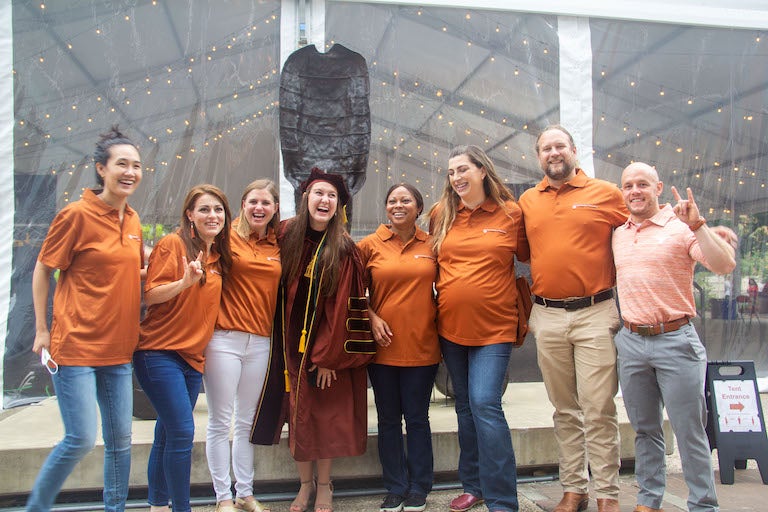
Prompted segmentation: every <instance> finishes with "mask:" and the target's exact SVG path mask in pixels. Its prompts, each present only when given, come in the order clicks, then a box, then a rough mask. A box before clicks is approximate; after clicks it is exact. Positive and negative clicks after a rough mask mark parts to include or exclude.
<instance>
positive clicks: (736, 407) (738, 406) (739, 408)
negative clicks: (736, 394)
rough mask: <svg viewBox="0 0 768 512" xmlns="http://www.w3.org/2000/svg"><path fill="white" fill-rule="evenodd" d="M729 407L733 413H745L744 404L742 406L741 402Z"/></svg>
mask: <svg viewBox="0 0 768 512" xmlns="http://www.w3.org/2000/svg"><path fill="white" fill-rule="evenodd" d="M728 407H729V409H731V410H732V411H743V410H744V404H742V403H741V402H739V403H737V404H730V405H729V406H728Z"/></svg>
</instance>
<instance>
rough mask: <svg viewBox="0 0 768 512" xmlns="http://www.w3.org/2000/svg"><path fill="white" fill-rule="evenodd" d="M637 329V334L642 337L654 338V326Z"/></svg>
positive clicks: (638, 327) (640, 326)
mask: <svg viewBox="0 0 768 512" xmlns="http://www.w3.org/2000/svg"><path fill="white" fill-rule="evenodd" d="M636 329H637V334H639V335H640V336H653V326H652V325H638V326H637V327H636Z"/></svg>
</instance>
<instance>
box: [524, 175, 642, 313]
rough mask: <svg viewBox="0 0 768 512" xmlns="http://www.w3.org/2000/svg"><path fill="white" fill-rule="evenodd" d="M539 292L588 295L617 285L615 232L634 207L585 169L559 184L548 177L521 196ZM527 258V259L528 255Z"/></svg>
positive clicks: (560, 296)
mask: <svg viewBox="0 0 768 512" xmlns="http://www.w3.org/2000/svg"><path fill="white" fill-rule="evenodd" d="M519 203H520V208H522V209H523V218H524V220H525V234H526V236H527V239H528V244H529V245H530V250H531V278H532V279H533V286H532V287H531V290H532V291H533V293H534V294H536V295H540V296H542V297H546V298H548V299H565V298H568V297H587V296H590V295H594V294H596V293H598V292H600V291H602V290H606V289H608V288H613V286H614V285H615V284H616V271H615V269H614V266H613V251H612V250H611V235H612V233H613V229H614V228H616V227H618V226H621V225H622V224H624V222H625V221H626V220H627V217H628V216H629V212H628V211H627V207H626V206H625V205H624V198H623V197H622V195H621V191H620V190H619V188H618V187H617V186H616V185H614V184H612V183H608V182H607V181H603V180H598V179H595V178H590V177H588V176H587V175H586V174H584V171H582V170H581V169H577V170H576V176H574V177H573V179H571V180H570V181H569V182H567V183H565V184H563V186H562V187H560V188H559V189H556V188H552V187H550V186H549V181H548V179H547V178H546V177H545V178H544V179H543V180H541V182H540V183H539V184H538V185H536V186H535V187H534V188H532V189H529V190H526V191H525V192H524V193H523V195H522V196H520V201H519ZM521 261H525V260H522V259H521Z"/></svg>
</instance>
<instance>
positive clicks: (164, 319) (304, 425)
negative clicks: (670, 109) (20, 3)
mask: <svg viewBox="0 0 768 512" xmlns="http://www.w3.org/2000/svg"><path fill="white" fill-rule="evenodd" d="M536 153H537V155H538V159H539V163H540V165H541V168H542V170H543V172H544V175H545V176H544V178H543V179H542V181H541V182H540V183H539V184H538V185H536V186H535V187H534V188H532V189H530V190H528V191H526V192H525V193H524V194H523V195H522V196H521V197H520V199H519V201H515V198H514V197H513V196H512V194H511V193H510V192H509V190H508V189H507V188H506V187H505V186H504V184H503V182H502V180H501V179H500V177H499V175H498V173H497V172H496V170H495V167H494V164H493V162H492V161H491V160H490V159H489V158H488V156H487V155H486V154H485V152H484V151H483V150H482V149H481V148H479V147H477V146H472V145H469V146H459V147H456V148H454V149H453V150H452V151H451V153H450V155H449V160H448V173H447V174H448V176H447V179H446V182H445V186H444V189H443V192H442V195H441V197H440V199H439V200H438V201H437V203H436V204H435V205H434V206H433V207H432V208H431V209H430V210H429V212H428V223H429V231H428V232H427V231H424V230H423V229H421V228H420V227H419V226H418V225H417V221H418V219H419V217H420V216H421V215H422V213H423V212H424V207H425V205H424V200H423V197H422V195H421V193H420V192H419V191H418V189H417V188H415V187H414V186H413V185H410V184H408V183H399V184H395V185H393V186H392V187H391V188H390V189H389V190H388V191H387V192H386V195H385V197H384V207H385V211H386V217H387V221H388V222H386V223H384V224H382V225H380V226H379V227H378V228H377V229H376V231H375V232H374V233H372V234H370V235H368V236H367V237H365V238H364V239H363V240H361V241H360V242H359V243H358V244H355V243H354V241H353V240H352V238H351V237H350V236H349V234H348V232H347V229H346V227H345V224H346V216H345V206H346V205H347V204H348V203H349V201H350V199H351V197H350V194H349V191H348V189H347V187H346V184H345V182H344V179H343V177H341V176H338V175H335V174H327V173H324V172H323V171H322V170H320V169H316V168H315V169H312V170H311V172H310V174H309V177H308V178H307V179H306V180H305V181H304V182H302V184H301V187H300V192H301V201H300V204H299V207H298V212H297V215H296V217H294V218H292V219H289V220H287V221H282V222H281V221H280V219H279V197H278V192H277V189H276V187H275V185H274V183H273V182H271V181H270V180H256V181H254V182H253V183H251V184H250V185H248V186H247V187H246V189H245V191H244V192H243V195H242V198H241V204H240V214H239V216H238V218H237V219H235V220H234V221H232V220H231V213H230V208H229V204H228V201H227V198H226V196H225V195H224V193H223V192H222V191H221V190H220V189H218V188H217V187H215V186H213V185H199V186H196V187H193V188H192V189H191V190H190V191H189V193H188V194H187V197H186V199H185V201H184V205H183V209H182V215H181V219H180V223H179V228H178V230H177V231H176V232H175V233H173V234H171V235H168V236H166V237H164V238H163V239H161V240H160V241H159V242H158V243H157V245H156V246H155V248H154V249H153V251H152V253H151V255H150V257H149V262H148V264H147V265H146V268H145V265H144V260H143V256H142V254H143V253H142V240H141V226H140V224H139V219H138V216H137V214H136V212H135V211H134V210H132V209H131V208H130V207H129V206H128V204H127V200H128V197H129V196H130V195H131V194H132V193H133V192H134V191H135V190H136V187H137V186H138V184H139V182H140V181H141V161H140V158H139V154H138V150H137V148H136V146H135V144H133V143H132V142H131V141H130V140H129V139H128V138H126V137H125V135H123V134H122V133H120V132H119V130H118V129H117V128H116V127H115V128H113V129H112V131H110V132H109V133H107V134H105V135H103V136H102V137H101V139H100V140H99V142H98V143H97V150H96V154H95V162H96V173H97V180H98V182H99V185H100V186H101V187H102V189H100V190H87V191H86V192H85V193H84V195H83V198H82V200H80V201H77V202H75V203H73V204H71V205H69V206H67V207H66V208H64V209H63V210H62V211H61V212H60V213H59V214H58V215H57V216H56V218H55V219H54V221H53V223H52V225H51V228H50V230H49V233H48V236H47V237H46V240H45V242H44V244H43V247H42V249H41V252H40V256H39V260H38V262H37V265H36V267H35V271H34V275H33V297H34V305H35V315H36V328H37V334H36V337H35V342H34V347H33V350H34V351H35V352H37V353H40V352H41V351H42V350H43V349H50V354H51V357H52V358H53V359H54V360H55V361H56V362H57V363H58V364H59V370H58V372H57V373H55V374H54V375H53V381H54V385H55V388H56V392H57V395H58V401H59V408H60V410H61V415H62V419H63V422H64V427H65V437H64V440H63V441H62V442H61V443H59V444H58V445H57V446H56V448H55V449H54V450H53V451H52V452H51V454H50V455H49V457H48V459H47V460H46V462H45V463H44V465H43V468H42V469H41V471H40V474H39V475H38V478H37V480H36V482H35V484H34V487H33V490H32V493H31V495H30V498H29V501H28V504H27V510H29V511H40V510H43V511H44V510H49V509H50V507H51V505H52V504H53V502H54V500H55V497H56V495H57V493H58V491H59V489H60V488H61V486H62V485H63V483H64V480H65V479H66V478H67V476H68V475H69V473H70V472H71V471H72V469H73V468H74V466H75V465H76V464H77V462H78V461H79V460H80V459H82V457H83V456H84V455H85V454H86V453H87V452H88V451H89V450H90V449H91V447H92V446H93V444H94V442H95V433H96V414H95V409H96V404H98V406H99V408H100V410H101V416H102V429H103V434H104V442H105V456H104V482H105V483H104V503H105V508H106V509H107V510H109V511H112V510H118V511H119V510H123V509H124V507H125V500H126V498H127V492H128V470H129V467H130V441H131V432H130V424H131V412H132V408H131V393H132V389H131V366H132V365H131V363H133V368H134V369H135V373H136V376H137V378H138V380H139V382H140V383H141V385H142V387H143V389H144V390H145V392H146V394H147V396H148V397H149V399H150V401H151V402H152V404H153V405H154V407H155V409H156V410H157V413H158V419H157V424H156V428H155V439H154V443H153V446H152V451H151V455H150V459H149V464H148V484H149V504H150V506H151V511H152V512H164V511H167V510H169V503H170V504H172V506H173V510H174V512H186V511H188V510H190V503H189V492H190V489H189V487H190V469H191V451H192V442H193V436H194V422H193V417H192V410H193V409H194V406H195V401H196V399H197V395H198V393H199V391H200V386H201V382H203V381H204V383H205V389H206V394H207V401H208V411H209V423H208V430H207V433H206V440H207V442H206V455H207V458H208V465H209V470H210V473H211V479H212V481H213V486H214V490H215V493H216V501H217V512H234V510H242V511H248V512H263V511H264V510H267V508H266V507H264V506H263V505H261V504H260V503H259V502H258V501H256V500H255V499H254V497H253V479H254V469H253V468H254V453H253V447H252V446H251V445H250V443H256V444H272V443H275V442H277V441H279V439H280V433H281V430H282V428H283V425H284V424H285V423H287V424H288V444H289V448H290V452H291V455H292V456H293V458H294V459H295V461H296V466H297V471H298V474H299V481H300V487H299V490H298V492H297V495H296V497H295V499H294V500H293V502H292V503H291V505H290V510H291V512H304V511H305V510H308V509H309V508H310V503H311V502H312V500H313V499H314V502H313V503H312V506H313V507H314V510H315V512H330V511H332V510H333V485H332V478H331V477H332V462H333V459H335V458H337V457H347V456H356V455H360V454H362V453H363V452H364V451H365V448H366V438H367V420H366V397H367V394H366V386H367V378H369V379H370V383H371V385H372V387H373V393H374V397H375V401H376V410H377V415H378V433H379V435H378V451H379V459H380V462H381V466H382V477H383V481H384V484H385V487H386V490H387V495H386V496H385V498H384V501H383V502H382V504H381V507H380V512H399V511H401V510H405V511H411V512H414V511H421V510H424V509H425V507H426V499H427V495H428V494H429V492H430V491H431V488H432V483H433V453H432V436H431V431H430V424H429V413H428V409H429V400H430V395H431V390H432V385H433V382H434V378H435V374H436V372H437V365H438V363H439V362H440V360H441V359H442V360H443V361H444V362H445V365H446V367H447V369H448V372H449V374H450V377H451V381H452V384H453V391H454V395H455V409H456V415H457V420H458V437H459V445H460V456H459V461H458V473H459V478H460V480H461V482H462V485H463V492H462V493H461V494H460V495H459V496H458V497H456V498H455V499H454V500H452V502H451V504H450V510H451V511H452V512H464V511H467V510H469V509H471V508H473V507H475V506H477V505H480V504H482V503H485V505H486V506H487V507H488V509H489V510H490V511H491V512H498V511H506V512H514V511H517V510H518V508H519V506H518V498H517V482H516V462H515V454H514V449H513V447H512V441H511V436H510V431H509V426H508V424H507V420H506V418H505V416H504V412H503V410H502V407H501V399H502V394H503V390H504V389H505V387H506V386H505V384H506V379H507V367H508V363H509V359H510V357H511V354H512V348H513V343H514V342H515V340H516V338H517V324H518V309H517V301H518V296H517V294H518V292H517V288H516V286H515V260H516V259H517V260H519V261H522V262H527V261H530V264H531V276H532V281H533V284H532V292H533V294H534V296H533V299H534V305H533V310H532V312H531V316H530V327H531V330H532V332H533V334H534V335H535V337H536V341H537V354H538V362H539V366H540V368H541V371H542V375H543V377H544V383H545V387H546V390H547V393H548V395H549V399H550V401H551V402H552V404H553V406H554V408H555V414H554V423H555V436H556V440H557V445H558V450H559V469H560V480H561V482H562V485H563V491H564V492H563V498H562V500H561V501H560V503H559V504H558V505H557V507H556V508H555V509H554V510H555V512H579V511H582V510H585V509H586V508H587V506H588V503H589V493H588V486H589V480H590V477H589V472H591V476H592V486H593V492H594V494H595V495H596V498H597V509H598V511H599V512H617V511H618V510H619V507H618V492H619V486H618V471H619V464H620V461H619V447H618V421H617V416H616V407H615V402H614V397H615V395H616V392H617V390H618V384H619V382H621V387H622V390H623V396H624V400H625V402H626V404H627V411H628V414H629V418H630V421H631V423H632V426H633V428H634V429H635V431H636V432H637V438H636V473H637V479H638V483H639V486H640V492H639V494H638V500H637V507H636V509H635V510H636V511H638V512H656V511H659V510H660V509H661V501H662V497H663V493H664V438H663V433H662V429H661V426H662V408H663V407H664V406H665V405H666V406H667V407H668V413H669V417H670V420H671V422H672V426H673V429H674V430H675V433H676V434H677V436H678V445H679V447H680V452H681V455H682V461H683V470H684V473H685V478H686V482H687V484H688V486H689V488H690V491H691V494H690V499H689V508H690V510H695V511H699V510H717V499H716V497H715V494H714V479H713V473H712V467H711V462H710V456H709V448H708V446H707V440H706V435H705V433H704V422H705V419H706V414H705V413H706V409H705V405H704V395H703V390H704V381H703V379H704V372H705V368H706V353H705V351H704V347H703V346H702V344H701V342H700V341H699V339H698V336H697V335H696V332H695V330H694V328H693V325H692V323H691V322H690V319H691V318H692V317H694V316H695V306H694V302H693V293H692V279H693V269H694V266H695V263H696V262H697V261H700V262H702V263H703V264H704V265H705V266H707V268H709V269H711V270H713V271H715V272H718V273H727V272H730V271H731V270H732V269H733V267H734V266H735V260H734V249H733V247H732V245H731V244H729V242H733V241H734V240H735V236H734V235H733V234H732V232H728V230H722V229H720V230H717V229H713V228H709V227H708V226H707V225H706V221H705V220H704V219H703V217H701V216H700V213H699V209H698V206H697V205H696V202H695V200H694V198H693V195H692V193H691V191H690V189H688V190H687V195H686V196H685V197H681V196H680V195H679V193H678V191H677V190H676V189H675V188H674V187H672V191H673V195H674V199H675V201H676V203H677V204H676V205H675V206H674V207H672V206H669V205H667V206H664V207H661V206H660V204H659V196H660V195H661V192H662V190H663V184H662V182H661V181H660V180H659V177H658V174H657V172H656V170H655V169H653V168H652V167H650V166H648V165H646V164H642V163H633V164H632V165H630V166H629V167H627V168H626V169H625V170H624V173H623V174H622V183H621V187H620V188H617V187H616V186H615V185H613V184H610V183H608V182H605V181H602V180H599V179H594V178H591V177H588V176H587V175H586V174H585V173H584V171H583V170H581V169H580V168H579V167H578V162H577V157H576V155H577V152H576V146H575V143H574V141H573V138H572V137H571V135H570V134H569V133H568V131H567V130H566V129H565V128H563V127H562V126H558V125H554V126H550V127H547V128H546V129H545V130H544V131H543V132H542V133H541V135H540V136H539V138H538V139H537V141H536ZM55 269H59V271H60V273H59V277H58V284H57V286H56V295H55V297H54V300H53V321H52V325H51V328H50V331H49V329H48V326H47V321H46V319H47V307H48V306H47V304H48V293H49V287H50V279H51V274H52V272H53V271H54V270H55ZM142 274H146V276H145V278H144V279H145V282H144V301H145V303H146V304H147V306H148V309H147V313H146V316H145V318H144V319H143V320H142V321H141V323H140V324H139V314H140V313H139V311H140V302H141V292H142V285H141V280H142ZM617 283H618V286H617ZM615 290H616V291H617V292H618V299H619V303H620V305H621V316H619V311H618V309H617V305H616V300H615V298H614V293H615ZM617 360H618V364H617ZM233 418H234V432H233V436H232V439H233V441H232V445H231V448H230V444H229V433H230V425H231V423H232V421H233ZM403 419H404V420H405V427H406V431H407V436H404V435H403V430H402V421H403ZM230 470H231V472H232V474H233V475H234V477H235V486H234V489H235V493H234V494H233V492H232V482H231V479H230Z"/></svg>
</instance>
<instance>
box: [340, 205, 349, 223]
mask: <svg viewBox="0 0 768 512" xmlns="http://www.w3.org/2000/svg"><path fill="white" fill-rule="evenodd" d="M341 222H342V223H343V224H344V225H346V224H347V223H348V222H349V220H348V219H347V205H344V206H342V207H341Z"/></svg>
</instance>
